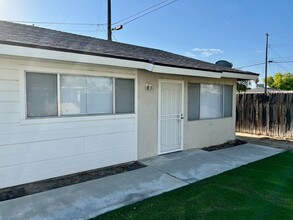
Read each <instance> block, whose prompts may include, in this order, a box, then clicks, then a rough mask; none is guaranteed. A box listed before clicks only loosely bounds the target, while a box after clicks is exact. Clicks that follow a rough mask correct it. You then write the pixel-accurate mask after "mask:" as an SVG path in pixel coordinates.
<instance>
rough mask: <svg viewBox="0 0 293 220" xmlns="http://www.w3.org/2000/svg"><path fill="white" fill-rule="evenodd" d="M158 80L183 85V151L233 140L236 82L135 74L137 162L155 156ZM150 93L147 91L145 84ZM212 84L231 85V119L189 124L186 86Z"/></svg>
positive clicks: (139, 72) (141, 71)
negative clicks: (179, 82) (148, 84)
mask: <svg viewBox="0 0 293 220" xmlns="http://www.w3.org/2000/svg"><path fill="white" fill-rule="evenodd" d="M159 79H173V80H183V81H184V116H185V117H184V132H183V133H184V140H183V149H190V148H202V147H206V146H211V145H217V144H222V143H224V142H226V141H229V140H233V139H235V94H236V92H235V85H236V80H235V79H228V78H225V79H215V78H201V77H186V76H174V75H167V74H154V73H149V72H147V71H144V70H139V71H138V87H139V88H138V159H142V158H147V157H152V156H156V155H158V87H159V86H158V83H159ZM147 82H148V83H151V84H152V88H153V89H152V90H146V89H145V84H146V83H147ZM189 82H194V83H215V84H225V85H233V86H234V87H233V88H234V92H233V105H232V106H233V116H232V117H229V118H221V119H208V120H196V121H188V117H187V116H188V111H187V110H188V109H187V100H188V97H187V94H188V91H187V89H188V83H189Z"/></svg>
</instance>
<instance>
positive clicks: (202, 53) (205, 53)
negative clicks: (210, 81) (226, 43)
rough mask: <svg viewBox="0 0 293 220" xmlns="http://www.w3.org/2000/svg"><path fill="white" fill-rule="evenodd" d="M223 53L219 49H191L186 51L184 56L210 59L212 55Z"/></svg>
mask: <svg viewBox="0 0 293 220" xmlns="http://www.w3.org/2000/svg"><path fill="white" fill-rule="evenodd" d="M221 53H224V51H222V50H221V49H214V48H193V49H192V50H191V51H186V52H185V56H188V57H192V58H196V57H210V56H212V55H216V54H221Z"/></svg>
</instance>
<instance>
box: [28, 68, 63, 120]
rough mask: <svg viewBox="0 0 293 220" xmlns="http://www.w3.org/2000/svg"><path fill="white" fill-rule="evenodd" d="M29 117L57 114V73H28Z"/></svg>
mask: <svg viewBox="0 0 293 220" xmlns="http://www.w3.org/2000/svg"><path fill="white" fill-rule="evenodd" d="M26 101H27V117H49V116H57V115H58V113H57V75H56V74H40V73H30V72H28V73H26Z"/></svg>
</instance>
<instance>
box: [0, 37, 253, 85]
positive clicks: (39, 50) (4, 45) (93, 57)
mask: <svg viewBox="0 0 293 220" xmlns="http://www.w3.org/2000/svg"><path fill="white" fill-rule="evenodd" d="M0 51H1V54H2V55H9V56H18V57H26V58H35V59H49V60H58V61H68V62H81V63H90V64H100V65H107V66H116V67H126V68H137V69H144V70H147V71H150V72H154V73H164V74H175V75H186V76H198V77H208V78H222V77H225V78H236V79H238V78H239V79H254V80H255V79H257V77H258V75H252V74H242V73H232V72H220V71H213V70H203V69H191V68H188V67H187V68H185V67H178V66H172V65H162V64H159V63H155V64H154V63H150V62H149V61H148V60H143V59H130V58H125V57H115V56H111V55H101V54H97V53H91V52H82V51H76V50H70V49H63V48H51V47H42V46H37V45H24V44H20V43H17V42H3V41H0Z"/></svg>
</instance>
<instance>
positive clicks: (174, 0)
mask: <svg viewBox="0 0 293 220" xmlns="http://www.w3.org/2000/svg"><path fill="white" fill-rule="evenodd" d="M176 1H178V0H173V1H171V2H169V3H167V4H165V5H162V6H160V7H158V8H156V9H154V10H151V11H149V12H147V13H144V14H142V15H140V16H138V17H136V18H133V19H131V20H129V21H127V22H125V23H124V24H123V25H124V26H125V25H126V24H129V23H130V22H133V21H135V20H137V19H139V18H142V17H144V16H146V15H148V14H150V13H153V12H155V11H157V10H159V9H161V8H164V7H166V6H168V5H170V4H173V3H174V2H176Z"/></svg>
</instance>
